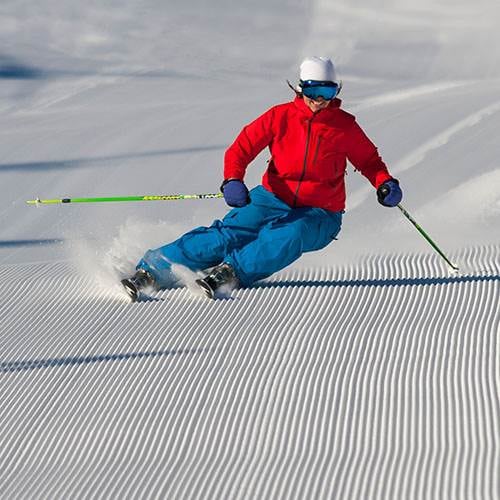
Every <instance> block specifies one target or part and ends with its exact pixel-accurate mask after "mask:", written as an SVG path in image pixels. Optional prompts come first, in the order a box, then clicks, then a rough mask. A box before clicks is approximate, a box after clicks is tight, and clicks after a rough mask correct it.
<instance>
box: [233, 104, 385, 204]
mask: <svg viewBox="0 0 500 500" xmlns="http://www.w3.org/2000/svg"><path fill="white" fill-rule="evenodd" d="M340 104H341V101H340V99H334V100H333V101H332V102H331V103H330V105H329V106H328V107H327V108H325V109H323V110H321V111H319V112H317V113H313V112H312V111H311V110H310V109H309V108H308V107H307V105H306V103H305V102H304V101H303V99H302V98H301V97H296V98H295V100H293V101H291V102H288V103H285V104H278V105H277V106H274V107H272V108H271V109H269V110H268V111H266V112H265V113H264V114H263V115H261V116H260V117H259V118H257V119H256V120H255V121H253V122H252V123H250V124H249V125H247V126H246V127H244V128H243V130H242V131H241V132H240V134H239V135H238V137H237V138H236V140H235V141H234V143H233V144H232V145H231V146H230V147H229V148H228V149H227V151H226V154H225V157H224V178H225V179H229V178H235V179H240V180H243V178H244V175H245V171H246V168H247V166H248V165H249V164H250V163H251V162H252V161H253V159H254V158H255V157H256V156H257V155H258V154H259V153H260V152H261V151H262V150H263V149H264V148H265V147H269V150H270V152H271V158H270V160H269V162H268V168H267V170H266V172H265V173H264V176H263V178H262V184H263V185H264V187H265V188H266V189H267V190H268V191H271V192H272V193H274V194H275V195H276V196H277V197H278V198H280V199H281V200H283V201H284V202H285V203H286V204H287V205H289V206H291V207H320V208H324V209H326V210H332V211H341V210H343V209H344V208H345V183H344V175H345V171H346V165H347V164H346V160H349V161H350V162H351V163H352V164H353V165H354V167H355V168H356V169H357V170H359V171H360V172H361V173H362V174H363V175H364V176H365V177H366V178H367V179H368V180H369V181H370V182H371V183H372V184H373V186H375V187H376V188H377V187H378V186H380V184H382V183H383V182H385V181H386V180H387V179H390V178H391V176H390V175H389V172H388V171H387V167H386V165H385V163H384V162H383V161H382V158H381V157H380V156H379V154H378V151H377V148H376V147H375V145H374V144H373V143H372V142H371V141H370V139H369V138H368V137H367V136H366V134H365V133H364V132H363V130H362V129H361V127H360V126H359V125H358V124H357V123H356V119H355V117H354V116H353V115H351V114H349V113H347V112H345V111H343V110H342V109H340Z"/></svg>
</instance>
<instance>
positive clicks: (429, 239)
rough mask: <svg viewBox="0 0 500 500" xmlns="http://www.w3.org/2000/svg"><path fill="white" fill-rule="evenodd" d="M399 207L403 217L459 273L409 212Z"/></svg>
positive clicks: (399, 205)
mask: <svg viewBox="0 0 500 500" xmlns="http://www.w3.org/2000/svg"><path fill="white" fill-rule="evenodd" d="M397 207H398V208H399V210H401V212H402V213H403V215H404V216H405V217H406V218H407V219H408V220H409V221H410V222H411V223H412V224H413V225H414V226H415V227H416V229H417V231H418V232H419V233H420V234H421V235H422V236H423V237H424V238H425V239H426V240H427V241H428V242H429V243H430V245H431V246H432V248H434V250H436V252H437V253H438V254H439V255H441V257H442V258H443V259H444V260H445V261H446V262H447V264H448V265H449V266H450V267H451V268H452V269H453V270H455V271H458V267H457V266H456V265H455V264H453V263H452V262H451V261H450V260H449V259H448V257H446V255H445V254H444V253H443V252H442V251H441V249H440V248H439V247H438V246H437V245H436V243H434V241H432V239H431V237H430V236H429V235H428V234H427V233H426V232H425V231H424V230H423V229H422V228H421V227H420V225H419V224H418V223H417V222H416V221H415V219H414V218H413V217H412V216H411V215H410V214H409V213H408V211H407V210H406V209H405V208H404V207H403V206H402V205H401V204H398V205H397Z"/></svg>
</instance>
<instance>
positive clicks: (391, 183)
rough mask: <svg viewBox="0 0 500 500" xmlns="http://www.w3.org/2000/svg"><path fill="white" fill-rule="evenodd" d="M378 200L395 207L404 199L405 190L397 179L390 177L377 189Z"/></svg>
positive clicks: (382, 203) (387, 205)
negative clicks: (402, 189)
mask: <svg viewBox="0 0 500 500" xmlns="http://www.w3.org/2000/svg"><path fill="white" fill-rule="evenodd" d="M377 198H378V202H379V203H380V204H381V205H384V207H395V206H396V205H397V204H398V203H399V202H400V201H401V200H402V199H403V191H401V188H400V187H399V181H398V180H397V179H389V180H388V181H385V182H384V183H383V184H381V185H380V186H379V187H378V189H377Z"/></svg>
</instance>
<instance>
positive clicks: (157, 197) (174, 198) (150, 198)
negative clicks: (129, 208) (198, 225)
mask: <svg viewBox="0 0 500 500" xmlns="http://www.w3.org/2000/svg"><path fill="white" fill-rule="evenodd" d="M211 198H222V194H221V193H206V194H160V195H144V196H143V195H140V196H107V197H104V198H56V199H50V200H41V199H40V198H36V199H35V200H27V201H26V203H27V204H28V205H56V204H60V203H61V204H62V203H101V202H115V201H177V200H207V199H211Z"/></svg>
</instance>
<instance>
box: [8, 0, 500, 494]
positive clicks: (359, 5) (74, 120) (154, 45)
mask: <svg viewBox="0 0 500 500" xmlns="http://www.w3.org/2000/svg"><path fill="white" fill-rule="evenodd" d="M0 15H1V22H0V47H1V49H0V112H1V113H0V123H1V128H0V155H1V159H0V178H1V182H0V193H1V202H0V221H1V223H2V224H1V229H0V231H1V235H0V282H1V286H2V292H3V293H2V298H1V299H0V345H1V348H0V394H1V402H0V492H1V493H0V496H1V497H2V498H87V497H90V496H91V497H96V498H169V499H170V498H179V499H181V498H182V499H187V498H190V499H195V498H197V499H215V498H217V499H218V498H231V499H232V498H241V499H256V498H266V499H267V498H272V499H274V498H290V499H292V498H295V499H308V498H314V499H320V498H322V499H330V498H342V499H343V498H346V499H366V498H370V499H371V498H380V499H402V498H415V499H416V498H418V499H420V498H425V499H437V498H439V499H442V498H449V499H457V498H462V499H466V500H469V499H475V498H481V499H499V498H500V493H499V489H498V470H500V424H499V422H500V396H499V394H500V372H499V363H498V360H499V348H498V341H499V333H500V326H499V325H500V307H499V304H500V286H499V281H500V258H499V255H500V241H499V230H498V228H499V227H500V176H499V168H498V167H499V161H500V160H499V158H500V154H499V153H500V150H499V147H498V139H497V135H498V132H497V131H498V129H499V128H500V95H499V94H498V88H499V83H500V63H499V61H500V58H499V51H498V48H497V47H498V46H499V42H500V40H499V38H500V35H499V32H498V29H497V26H496V25H497V20H498V18H499V16H500V5H498V2H496V1H495V0H479V1H476V2H473V3H471V2H465V1H463V0H458V1H455V2H449V1H441V2H432V1H431V0H421V1H419V2H415V0H412V1H410V0H398V1H396V0H372V1H370V2H368V1H367V0H359V1H356V2H347V1H345V2H344V1H335V2H330V1H327V0H316V1H312V0H311V1H310V2H305V1H298V0H292V1H288V2H285V1H283V0H271V1H267V2H264V1H263V0H252V1H250V2H245V3H244V4H243V3H240V4H234V2H230V1H229V0H213V1H211V2H203V1H201V0H188V1H187V2H183V3H182V5H179V4H178V3H176V2H170V1H163V2H160V1H158V0H146V1H141V2H138V1H135V0H123V1H122V2H119V3H117V2H97V1H87V2H84V3H83V2H77V1H76V0H75V1H74V0H71V1H66V2H63V3H62V4H61V2H56V1H55V0H40V1H39V2H29V1H26V2H19V1H17V0H16V1H14V0H5V1H4V2H2V5H1V6H0ZM310 54H317V55H330V56H332V57H333V58H334V59H335V60H336V61H337V62H338V64H339V69H340V73H341V76H342V79H343V83H344V87H343V91H342V99H343V106H344V108H345V109H346V110H348V111H351V112H353V113H355V114H356V115H357V117H358V120H359V122H360V123H361V125H362V126H363V127H364V128H365V130H366V131H367V133H368V134H369V135H370V136H371V137H372V138H373V140H374V142H375V143H377V145H378V146H379V149H380V152H381V153H382V155H383V157H384V159H385V160H386V162H387V163H388V165H389V168H390V170H391V172H392V173H393V174H394V175H395V176H396V177H398V178H399V179H400V182H401V185H402V187H403V190H404V193H405V199H404V202H403V204H404V206H405V207H406V208H407V209H408V210H409V212H410V213H411V214H412V215H413V216H414V217H415V218H416V219H417V221H418V222H419V223H420V224H421V225H422V227H423V228H424V229H425V230H426V231H427V232H428V233H429V234H430V235H431V236H432V237H433V238H434V239H435V240H436V242H437V243H438V244H439V245H440V246H441V247H442V249H443V250H444V251H445V253H446V254H447V255H449V257H450V258H451V259H452V260H453V261H454V262H456V263H457V264H458V266H459V267H460V272H459V273H452V272H450V271H449V269H448V268H447V266H446V264H445V263H444V261H442V260H441V259H440V257H439V256H438V255H437V254H436V253H435V252H433V250H432V249H431V248H430V246H429V245H428V244H427V243H426V242H425V240H424V239H423V238H422V237H421V236H420V235H419V234H418V232H417V231H416V230H415V228H414V227H413V226H411V224H410V223H409V222H408V221H407V220H406V219H405V218H404V217H403V216H402V214H401V213H400V212H399V210H397V209H394V210H389V209H386V208H383V207H381V206H379V205H378V204H377V202H376V197H375V193H374V190H373V189H372V187H371V186H370V185H368V182H367V181H366V179H364V178H362V177H361V176H360V175H359V174H358V173H356V172H354V171H353V169H352V168H349V172H348V175H347V178H346V179H347V185H348V190H349V197H348V210H347V212H346V215H345V218H344V227H343V230H342V232H341V234H340V237H339V240H338V241H336V242H334V243H333V244H332V245H331V246H330V247H329V248H327V249H325V250H324V251H322V252H319V253H314V254H310V255H307V256H304V257H303V259H301V261H299V262H298V263H296V264H294V265H293V266H291V267H290V268H287V269H285V270H284V271H282V272H281V273H279V274H277V275H276V276H273V277H272V278H270V279H268V280H266V281H264V282H261V283H259V284H257V285H255V286H254V287H252V288H251V289H247V290H239V291H237V292H234V293H233V294H232V295H231V297H230V298H228V299H227V300H218V301H215V302H211V301H207V300H204V299H203V298H200V297H197V296H196V295H194V294H193V293H192V292H191V291H190V290H189V288H188V289H186V288H178V289H174V290H167V291H164V292H158V293H155V294H153V295H152V297H151V299H150V300H148V301H143V302H139V303H137V304H129V303H128V302H127V300H126V299H125V297H124V296H123V294H122V292H121V291H120V288H119V286H117V282H118V280H119V278H120V276H122V275H124V274H127V273H129V272H131V270H132V269H133V266H134V264H135V262H136V260H137V259H138V258H140V257H141V255H142V254H143V253H144V251H145V250H147V249H148V248H151V247H154V246H157V245H160V244H162V243H164V242H167V241H169V240H171V239H173V238H175V237H176V236H178V235H179V234H181V233H182V232H183V231H186V230H188V229H190V228H192V227H194V226H196V225H203V224H209V223H210V222H211V221H212V220H213V219H214V218H219V217H222V216H223V215H224V213H225V212H226V210H227V208H226V206H225V205H224V202H223V201H222V200H203V201H182V202H149V203H128V204H123V203H116V204H95V205H90V204H89V205H60V206H43V207H33V206H28V205H27V204H26V203H25V201H26V200H28V199H33V198H36V197H41V198H58V197H79V196H106V195H109V196H117V195H132V194H177V193H210V192H216V191H217V190H218V186H219V184H220V181H221V175H222V171H221V168H222V157H223V152H224V149H225V148H226V147H227V145H228V144H229V143H230V142H231V141H232V140H233V139H234V137H235V135H236V134H237V133H238V131H239V130H240V128H241V127H242V126H243V125H244V124H245V123H247V122H249V121H250V120H252V119H253V118H254V117H256V116H257V115H258V114H259V113H261V112H263V111H265V110H266V109H267V108H268V107H269V106H271V105H273V104H275V103H278V102H284V101H286V100H289V99H290V98H291V97H292V96H291V95H290V90H289V89H288V87H287V85H286V82H285V80H286V79H287V78H288V79H290V80H291V81H294V79H295V78H296V67H297V64H298V63H299V62H300V60H301V58H302V57H304V56H306V55H310ZM266 159H267V156H266V154H265V153H264V154H263V155H261V156H259V158H258V159H257V160H256V161H255V162H254V163H253V164H252V165H251V166H250V167H249V170H248V174H247V182H248V184H249V185H250V186H253V185H255V184H257V183H258V182H259V179H260V177H261V175H262V172H263V170H264V168H265V161H266ZM183 277H184V278H185V280H186V282H187V284H188V286H189V283H190V281H191V280H192V276H190V274H189V273H183Z"/></svg>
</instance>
